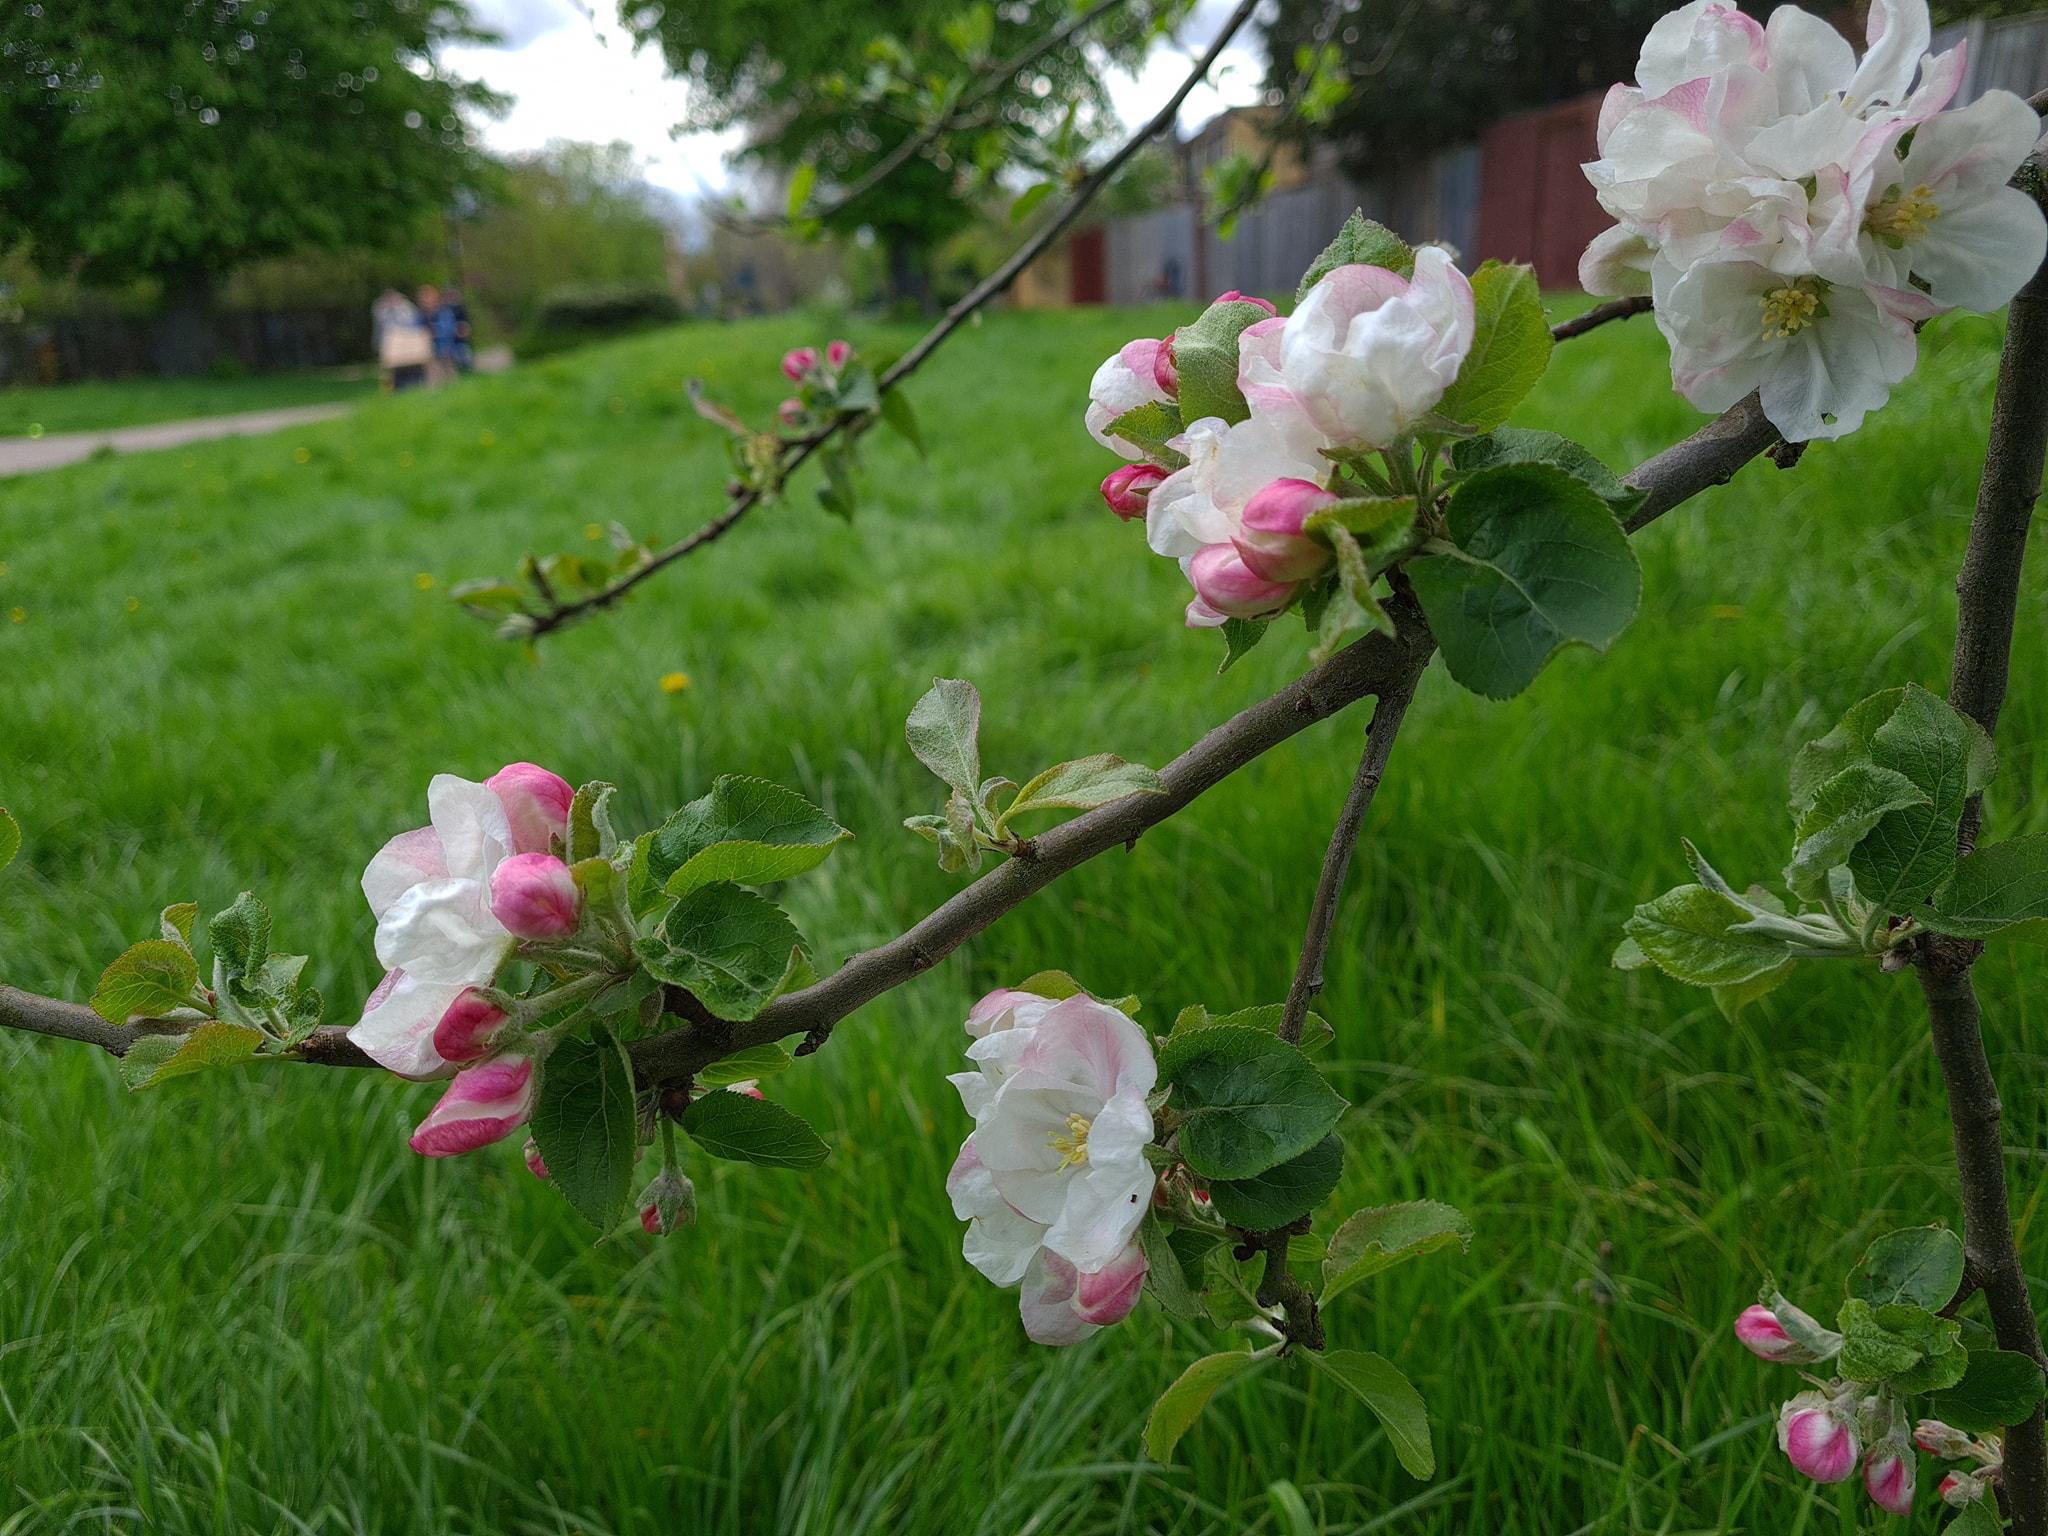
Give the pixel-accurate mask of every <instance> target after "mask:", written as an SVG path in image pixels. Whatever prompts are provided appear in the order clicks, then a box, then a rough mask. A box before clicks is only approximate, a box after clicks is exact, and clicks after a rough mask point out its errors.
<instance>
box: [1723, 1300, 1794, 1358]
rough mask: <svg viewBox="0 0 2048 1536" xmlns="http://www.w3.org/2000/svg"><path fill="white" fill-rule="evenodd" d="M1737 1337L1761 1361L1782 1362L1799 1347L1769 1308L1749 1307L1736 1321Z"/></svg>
mask: <svg viewBox="0 0 2048 1536" xmlns="http://www.w3.org/2000/svg"><path fill="white" fill-rule="evenodd" d="M1735 1337H1736V1338H1737V1339H1739V1340H1741V1341H1742V1347H1743V1348H1744V1349H1746V1350H1748V1351H1749V1352H1750V1353H1751V1354H1752V1355H1755V1356H1756V1357H1757V1359H1759V1360H1782V1359H1784V1358H1785V1357H1786V1355H1787V1354H1789V1353H1793V1352H1795V1351H1796V1350H1797V1349H1798V1346H1797V1345H1795V1344H1794V1343H1793V1342H1792V1335H1791V1334H1789V1333H1787V1332H1786V1331H1785V1325H1784V1324H1783V1323H1781V1322H1779V1321H1778V1316H1777V1314H1776V1313H1775V1312H1773V1311H1772V1310H1771V1309H1770V1308H1769V1307H1747V1308H1745V1309H1744V1310H1743V1313H1742V1315H1741V1316H1740V1317H1738V1318H1736V1319H1735Z"/></svg>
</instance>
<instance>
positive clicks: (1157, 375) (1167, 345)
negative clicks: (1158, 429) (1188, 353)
mask: <svg viewBox="0 0 2048 1536" xmlns="http://www.w3.org/2000/svg"><path fill="white" fill-rule="evenodd" d="M1179 334H1180V333H1179V332H1178V331H1168V332H1167V333H1166V339H1165V340H1164V341H1162V342H1160V343H1159V350H1158V351H1157V352H1155V353H1153V354H1152V382H1153V383H1154V384H1157V385H1158V386H1159V389H1160V392H1161V393H1162V394H1164V395H1165V396H1166V397H1167V398H1168V399H1169V400H1173V399H1178V398H1179V396H1180V364H1178V363H1176V362H1175V361H1174V360H1173V338H1174V337H1175V336H1178V335H1179Z"/></svg>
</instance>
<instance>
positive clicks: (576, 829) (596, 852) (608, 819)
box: [564, 779, 619, 864]
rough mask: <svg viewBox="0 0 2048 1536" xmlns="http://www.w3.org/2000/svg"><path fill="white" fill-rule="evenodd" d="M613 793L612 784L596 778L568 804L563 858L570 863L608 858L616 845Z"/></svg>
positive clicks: (614, 790)
mask: <svg viewBox="0 0 2048 1536" xmlns="http://www.w3.org/2000/svg"><path fill="white" fill-rule="evenodd" d="M616 793H618V791H617V790H616V789H614V788H613V787H612V786H611V785H609V784H606V783H604V782H603V781H602V780H597V779H593V780H592V781H591V782H590V783H588V784H585V785H584V786H583V787H582V788H580V789H578V790H577V791H576V797H575V799H573V800H571V801H570V802H569V848H568V852H567V854H566V855H564V857H565V858H566V859H567V860H568V862H569V863H571V864H576V863H580V862H582V861H583V860H584V859H597V858H608V857H610V855H611V851H612V850H613V849H614V848H616V847H617V846H618V843H619V839H618V834H617V833H615V832H614V831H613V830H612V813H611V798H612V796H613V795H614V794H616Z"/></svg>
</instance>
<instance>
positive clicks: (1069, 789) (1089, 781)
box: [996, 752, 1166, 837]
mask: <svg viewBox="0 0 2048 1536" xmlns="http://www.w3.org/2000/svg"><path fill="white" fill-rule="evenodd" d="M1165 793H1166V783H1165V781H1164V780H1162V779H1161V778H1160V777H1159V775H1158V774H1157V773H1156V772H1154V771H1153V770H1152V769H1150V768H1147V767H1146V766H1145V765H1144V764H1143V763H1127V762H1125V761H1124V760H1123V759H1122V758H1120V757H1117V756H1115V755H1113V754H1111V753H1108V752H1099V753H1097V754H1096V755H1095V756H1093V757H1081V758H1076V759H1075V760H1074V761H1073V762H1070V763H1061V764H1060V765H1059V766H1058V767H1057V768H1048V769H1046V770H1045V772H1043V773H1041V774H1039V775H1038V776H1037V777H1036V778H1034V779H1032V780H1030V781H1029V782H1028V783H1026V784H1025V786H1024V787H1023V788H1022V789H1020V790H1018V791H1017V798H1016V799H1014V800H1012V801H1011V802H1010V805H1009V808H1008V809H1007V810H1005V811H1004V812H1003V814H1002V817H1001V818H1000V819H999V820H998V821H997V823H996V835H997V836H998V837H1000V836H1002V834H1003V832H1004V830H1005V829H1006V828H1007V827H1008V826H1009V824H1010V823H1011V822H1012V821H1013V820H1015V819H1016V818H1017V817H1019V816H1022V815H1025V814H1027V813H1029V812H1031V811H1050V810H1075V811H1085V810H1092V809H1094V808H1095V807H1096V806H1098V805H1107V804H1109V803H1110V801H1112V800H1122V799H1124V798H1125V797H1126V796H1129V795H1163V794H1165Z"/></svg>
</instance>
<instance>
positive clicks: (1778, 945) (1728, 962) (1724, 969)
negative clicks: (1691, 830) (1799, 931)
mask: <svg viewBox="0 0 2048 1536" xmlns="http://www.w3.org/2000/svg"><path fill="white" fill-rule="evenodd" d="M1751 916H1752V914H1751V913H1750V912H1749V911H1748V910H1747V909H1746V908H1744V907H1742V906H1741V905H1740V904H1738V903H1737V902H1736V901H1735V900H1734V899H1733V898H1732V897H1728V896H1723V895H1722V894H1721V893H1720V892H1719V891H1710V890H1708V889H1707V888H1706V887H1705V886H1703V885H1681V886H1679V887H1677V888H1676V889H1675V890H1669V891H1666V892H1665V893H1664V894H1663V895H1662V896H1659V897H1658V898H1657V899H1656V900H1655V901H1648V902H1644V903H1643V905H1641V906H1640V907H1637V908H1636V910H1635V914H1634V916H1632V917H1630V918H1629V920H1628V921H1627V922H1626V923H1625V924H1623V925H1622V927H1623V932H1625V933H1626V934H1627V935H1628V937H1629V938H1630V939H1632V940H1634V941H1635V944H1636V947H1637V949H1638V950H1639V951H1640V952H1641V953H1642V954H1645V955H1647V956H1648V957H1649V958H1650V959H1651V960H1653V961H1655V962H1656V964H1657V967H1658V969H1659V970H1661V971H1663V972H1664V973H1665V974H1666V975H1667V976H1671V977H1674V978H1676V979H1677V980H1679V981H1683V982H1688V983H1690V984H1691V985H1693V986H1695V987H1731V986H1735V985H1738V984H1739V983H1742V982H1746V981H1752V980H1754V979H1755V978H1757V977H1759V976H1762V975H1763V974H1764V973H1766V972H1767V971H1775V970H1777V969H1778V967H1780V966H1782V965H1783V964H1784V963H1785V962H1786V961H1787V960H1789V959H1791V958H1792V952H1791V946H1790V945H1789V944H1787V943H1786V942H1785V940H1783V939H1781V938H1778V937H1777V936H1776V935H1774V934H1768V933H1737V932H1734V931H1733V930H1734V928H1735V926H1736V925H1737V924H1739V923H1746V922H1748V921H1750V919H1751ZM1620 959H1621V957H1620V955H1619V954H1617V955H1616V961H1617V963H1620Z"/></svg>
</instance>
